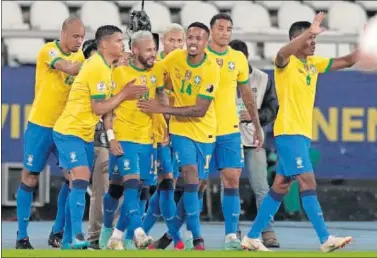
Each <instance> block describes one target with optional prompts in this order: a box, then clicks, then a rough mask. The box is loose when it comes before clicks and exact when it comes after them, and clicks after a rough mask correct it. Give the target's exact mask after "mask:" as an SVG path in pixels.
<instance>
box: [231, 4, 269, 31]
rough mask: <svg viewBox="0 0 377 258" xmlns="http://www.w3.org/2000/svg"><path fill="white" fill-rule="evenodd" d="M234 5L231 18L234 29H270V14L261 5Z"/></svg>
mask: <svg viewBox="0 0 377 258" xmlns="http://www.w3.org/2000/svg"><path fill="white" fill-rule="evenodd" d="M234 4H235V5H234V7H233V8H232V18H233V26H234V28H235V29H240V30H243V31H255V30H257V31H258V30H261V31H263V29H267V28H270V27H271V20H270V14H269V13H268V11H267V9H266V8H265V7H263V6H262V5H259V4H254V3H252V2H247V1H240V2H235V3H234ZM250 14H252V15H250Z"/></svg>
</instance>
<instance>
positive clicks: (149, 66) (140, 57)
mask: <svg viewBox="0 0 377 258" xmlns="http://www.w3.org/2000/svg"><path fill="white" fill-rule="evenodd" d="M138 60H139V62H140V63H141V64H142V65H143V66H144V67H145V68H152V67H153V63H152V64H148V59H146V58H143V57H142V56H138Z"/></svg>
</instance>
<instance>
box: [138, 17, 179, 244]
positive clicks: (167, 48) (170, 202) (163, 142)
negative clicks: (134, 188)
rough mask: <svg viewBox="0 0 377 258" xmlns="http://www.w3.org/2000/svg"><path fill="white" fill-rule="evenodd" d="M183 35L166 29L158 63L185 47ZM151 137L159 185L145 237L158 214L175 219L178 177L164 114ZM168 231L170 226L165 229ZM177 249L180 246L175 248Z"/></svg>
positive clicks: (174, 27) (155, 120)
mask: <svg viewBox="0 0 377 258" xmlns="http://www.w3.org/2000/svg"><path fill="white" fill-rule="evenodd" d="M184 39H185V31H184V29H183V27H182V26H181V25H179V24H176V23H173V24H171V25H169V26H168V27H167V28H166V29H165V31H164V34H163V38H162V40H163V45H164V51H162V52H160V54H159V55H158V56H157V60H163V59H164V57H166V56H167V55H168V54H169V53H170V52H172V51H174V50H175V49H182V48H183V46H184V44H185V41H184ZM173 99H174V96H173V94H171V95H170V98H169V100H170V101H169V102H170V105H171V104H172V100H173ZM153 133H154V143H155V144H156V145H157V146H156V147H157V150H156V156H157V158H156V162H157V175H158V184H159V186H158V187H157V190H156V191H155V192H154V194H153V195H152V197H151V198H150V200H149V205H148V210H147V213H146V215H145V217H144V220H143V229H144V231H145V232H146V233H148V232H149V231H150V229H151V228H152V227H153V225H154V224H155V223H156V221H157V219H158V218H159V217H160V214H161V211H162V216H163V217H164V219H165V221H166V222H167V224H169V221H170V220H171V218H172V217H174V215H175V214H174V212H173V210H174V211H175V208H173V206H174V207H175V203H174V179H175V178H176V177H177V176H178V175H177V174H176V173H175V174H174V175H173V173H174V172H177V171H174V168H173V162H172V152H171V147H170V145H169V136H168V126H167V122H166V121H165V118H164V115H163V114H153ZM168 227H169V226H168ZM149 248H150V249H153V248H156V247H154V245H153V244H152V245H150V246H149ZM176 248H179V246H176Z"/></svg>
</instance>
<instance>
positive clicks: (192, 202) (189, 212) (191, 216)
mask: <svg viewBox="0 0 377 258" xmlns="http://www.w3.org/2000/svg"><path fill="white" fill-rule="evenodd" d="M183 202H184V208H185V212H186V217H187V224H188V226H189V228H190V230H191V232H192V235H193V237H194V239H195V238H199V237H201V232H200V221H199V198H198V184H185V187H184V194H183Z"/></svg>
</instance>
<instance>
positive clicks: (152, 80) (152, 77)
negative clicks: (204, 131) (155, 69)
mask: <svg viewBox="0 0 377 258" xmlns="http://www.w3.org/2000/svg"><path fill="white" fill-rule="evenodd" d="M156 81H157V78H156V76H154V75H152V76H151V83H152V84H156Z"/></svg>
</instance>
